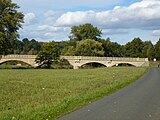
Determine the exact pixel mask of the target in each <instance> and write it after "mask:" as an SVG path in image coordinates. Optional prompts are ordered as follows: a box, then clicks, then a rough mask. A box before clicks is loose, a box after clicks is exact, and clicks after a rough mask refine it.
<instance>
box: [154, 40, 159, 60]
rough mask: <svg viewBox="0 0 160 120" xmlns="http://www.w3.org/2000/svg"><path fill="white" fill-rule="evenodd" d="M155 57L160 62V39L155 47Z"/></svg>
mask: <svg viewBox="0 0 160 120" xmlns="http://www.w3.org/2000/svg"><path fill="white" fill-rule="evenodd" d="M155 57H156V58H157V60H160V39H159V40H158V42H157V43H156V45H155Z"/></svg>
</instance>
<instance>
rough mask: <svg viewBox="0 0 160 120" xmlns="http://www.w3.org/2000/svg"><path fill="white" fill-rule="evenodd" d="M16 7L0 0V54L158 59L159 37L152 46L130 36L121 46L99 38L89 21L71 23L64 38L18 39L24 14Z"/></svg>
mask: <svg viewBox="0 0 160 120" xmlns="http://www.w3.org/2000/svg"><path fill="white" fill-rule="evenodd" d="M18 8H19V6H18V5H17V4H15V3H12V1H11V0H0V55H6V54H28V55H38V57H37V59H36V62H37V63H44V64H47V65H48V67H49V66H50V64H51V63H53V62H55V61H57V60H58V58H59V56H60V55H65V56H100V57H145V58H146V57H147V58H149V60H153V58H156V59H157V60H160V39H159V40H158V42H157V43H156V44H155V45H153V44H152V42H151V41H142V40H141V39H140V38H134V39H133V40H132V41H131V42H128V43H126V44H125V45H120V44H119V43H117V42H112V41H111V40H110V38H106V39H103V38H102V37H101V36H102V30H101V29H99V28H98V27H95V26H93V25H92V24H90V23H86V24H82V25H78V26H72V27H71V32H70V36H69V40H68V41H60V42H55V41H51V42H38V41H37V40H35V39H31V40H29V39H28V38H24V39H23V40H18V38H19V34H18V32H17V31H18V30H19V28H21V24H22V23H23V17H24V15H23V14H22V13H21V12H19V11H17V9H18Z"/></svg>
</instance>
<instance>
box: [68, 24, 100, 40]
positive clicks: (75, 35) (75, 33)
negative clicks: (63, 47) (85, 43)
mask: <svg viewBox="0 0 160 120" xmlns="http://www.w3.org/2000/svg"><path fill="white" fill-rule="evenodd" d="M101 34H102V31H101V30H100V29H99V28H97V27H94V26H93V25H91V24H83V25H79V26H73V27H72V28H71V36H70V39H71V40H76V41H81V40H86V39H93V40H98V39H99V38H100V37H101Z"/></svg>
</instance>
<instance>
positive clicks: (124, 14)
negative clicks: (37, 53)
mask: <svg viewBox="0 0 160 120" xmlns="http://www.w3.org/2000/svg"><path fill="white" fill-rule="evenodd" d="M12 1H13V2H14V3H17V4H18V5H19V6H20V9H19V11H21V12H23V14H24V15H25V17H24V23H23V24H22V28H23V29H20V30H19V34H20V39H23V38H29V39H36V40H38V41H52V40H54V41H62V40H63V41H66V40H68V39H69V38H68V36H70V31H71V27H72V26H75V25H76V26H78V25H80V24H85V23H91V24H92V25H94V26H96V27H98V28H99V29H101V30H102V33H103V35H102V38H104V39H106V38H108V37H109V38H110V39H111V41H113V42H118V43H119V44H126V43H127V42H129V41H131V40H132V39H133V38H135V37H140V38H141V39H142V40H144V41H146V40H151V41H152V42H153V43H154V44H155V43H156V42H157V41H158V39H159V38H160V0H12Z"/></svg>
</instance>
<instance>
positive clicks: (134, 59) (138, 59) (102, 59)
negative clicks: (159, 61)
mask: <svg viewBox="0 0 160 120" xmlns="http://www.w3.org/2000/svg"><path fill="white" fill-rule="evenodd" d="M62 58H64V59H67V60H93V61H137V62H140V61H148V58H129V57H128V58H125V57H90V56H61V59H62Z"/></svg>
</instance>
